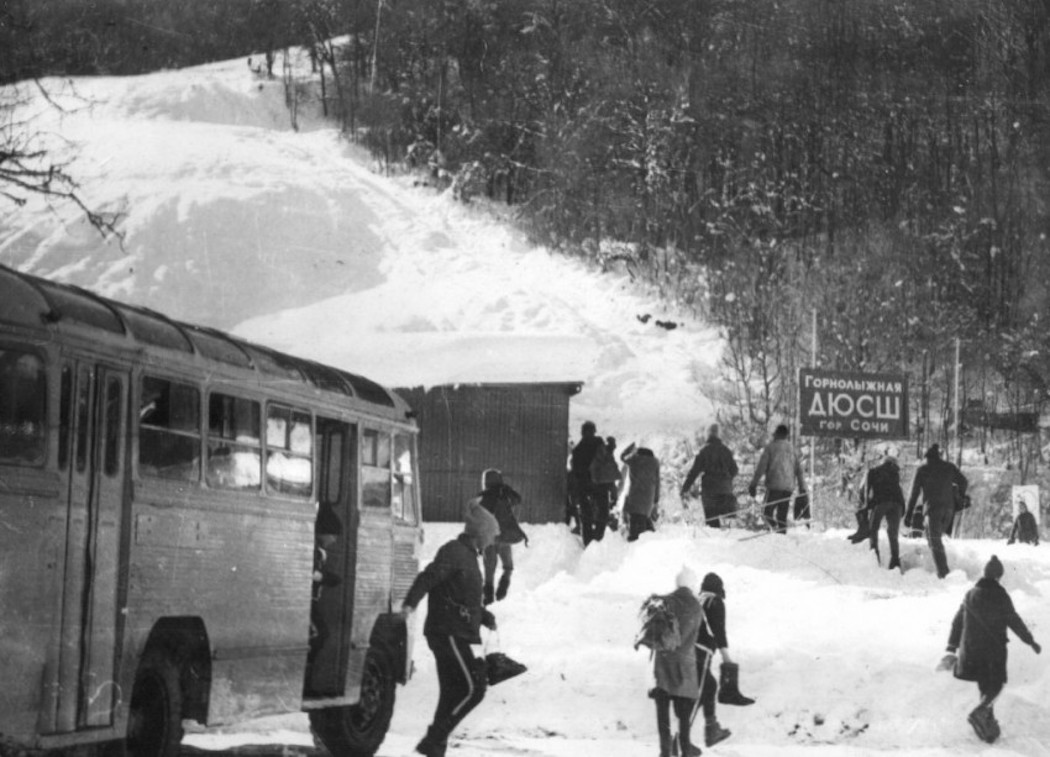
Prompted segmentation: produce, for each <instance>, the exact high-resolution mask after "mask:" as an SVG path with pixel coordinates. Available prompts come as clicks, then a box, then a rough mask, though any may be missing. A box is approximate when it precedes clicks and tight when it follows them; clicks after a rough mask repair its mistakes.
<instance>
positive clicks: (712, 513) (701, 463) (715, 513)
mask: <svg viewBox="0 0 1050 757" xmlns="http://www.w3.org/2000/svg"><path fill="white" fill-rule="evenodd" d="M719 430H720V429H719V427H718V424H717V423H712V424H711V426H710V427H709V428H708V429H707V441H706V442H704V446H703V447H701V448H700V451H699V452H697V453H696V457H695V458H694V459H693V465H692V467H690V468H689V472H688V473H687V474H686V476H685V481H683V482H682V488H681V490H680V492H679V494H680V495H681V497H682V504H683V505H685V506H686V507H688V504H686V499H687V497H688V495H689V490H690V489H692V487H693V484H694V483H696V480H697V478H699V479H700V504H701V505H703V508H704V520H705V522H706V523H708V524H709V525H711V526H713V527H714V528H721V527H722V518H725V517H728V516H731V515H732V514H733V513H735V512H736V495H735V494H733V479H734V478H736V475H737V473H739V472H740V469H739V468H738V467H737V464H736V460H734V459H733V452H732V450H730V449H729V447H727V446H726V445H725V444H723V443H722V439H721V437H720V436H719Z"/></svg>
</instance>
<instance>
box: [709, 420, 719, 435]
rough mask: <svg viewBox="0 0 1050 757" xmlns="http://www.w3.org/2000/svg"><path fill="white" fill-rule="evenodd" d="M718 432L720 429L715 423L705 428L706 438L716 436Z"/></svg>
mask: <svg viewBox="0 0 1050 757" xmlns="http://www.w3.org/2000/svg"><path fill="white" fill-rule="evenodd" d="M719 431H721V429H720V428H719V427H718V424H717V423H712V424H711V425H710V426H708V427H707V435H708V436H718V432H719Z"/></svg>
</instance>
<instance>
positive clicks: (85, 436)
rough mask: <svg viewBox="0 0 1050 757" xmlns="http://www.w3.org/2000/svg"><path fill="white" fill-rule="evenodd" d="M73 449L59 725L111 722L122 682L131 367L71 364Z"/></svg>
mask: <svg viewBox="0 0 1050 757" xmlns="http://www.w3.org/2000/svg"><path fill="white" fill-rule="evenodd" d="M69 367H70V368H71V373H72V376H73V381H72V382H71V383H72V386H71V391H72V403H71V410H72V412H71V416H72V417H71V418H70V423H71V429H70V431H71V433H70V434H69V436H70V443H71V444H72V454H71V455H70V464H69V500H68V516H67V520H66V546H65V565H64V581H63V598H62V619H61V626H60V629H59V633H60V644H59V660H58V672H57V675H58V680H57V682H56V683H57V686H56V687H55V691H56V692H57V703H56V706H57V711H56V717H55V730H56V731H57V732H59V733H63V732H69V731H74V730H78V729H82V728H93V727H104V726H108V725H111V724H112V717H113V705H114V704H115V703H116V701H117V697H118V694H119V692H117V690H116V686H117V684H116V678H117V676H116V673H117V671H116V663H117V648H116V647H117V642H118V641H119V634H118V632H117V631H118V623H119V620H120V618H121V616H120V614H119V603H118V590H119V586H118V577H119V575H120V570H119V563H120V541H121V540H120V529H121V515H122V509H123V503H124V496H125V479H126V476H125V465H126V457H127V455H126V447H125V445H126V444H127V428H128V422H127V408H128V386H129V382H130V379H129V375H128V373H127V372H125V371H118V370H115V369H113V368H109V367H105V366H95V365H92V364H90V363H85V362H76V363H71V364H70V365H69Z"/></svg>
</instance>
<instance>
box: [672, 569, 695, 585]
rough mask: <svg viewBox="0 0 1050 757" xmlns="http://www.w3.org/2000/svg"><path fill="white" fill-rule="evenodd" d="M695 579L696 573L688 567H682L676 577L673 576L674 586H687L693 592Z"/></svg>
mask: <svg viewBox="0 0 1050 757" xmlns="http://www.w3.org/2000/svg"><path fill="white" fill-rule="evenodd" d="M696 584H697V578H696V573H694V572H693V569H692V568H690V567H689V566H688V565H683V566H682V569H681V570H680V571H678V575H677V576H675V579H674V585H675V586H679V587H681V586H687V587H689V588H690V589H692V590H693V591H696Z"/></svg>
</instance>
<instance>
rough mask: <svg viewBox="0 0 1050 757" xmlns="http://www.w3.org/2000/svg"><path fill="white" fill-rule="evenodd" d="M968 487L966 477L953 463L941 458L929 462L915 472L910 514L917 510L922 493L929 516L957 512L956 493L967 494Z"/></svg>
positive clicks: (909, 498)
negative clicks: (916, 506)
mask: <svg viewBox="0 0 1050 757" xmlns="http://www.w3.org/2000/svg"><path fill="white" fill-rule="evenodd" d="M966 486H967V481H966V476H964V475H963V474H962V471H960V470H959V469H958V468H956V467H955V465H954V464H953V463H950V462H948V461H947V460H941V459H940V458H934V459H932V460H929V461H928V462H926V463H925V464H924V465H920V466H919V470H917V471H916V472H915V480H914V481H913V482H912V485H911V496H910V497H908V512H909V513H910V512H912V511H913V510H914V509H915V503H916V502H917V501H918V499H919V492H922V498H923V502H924V504H925V512H926V514H927V515H929V514H930V513H931V512H937V513H951V512H955V492H956V490H958V492H959V494H960V495H963V494H966Z"/></svg>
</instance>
